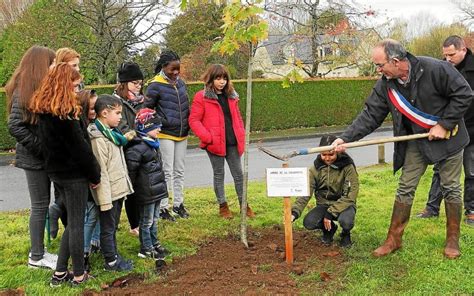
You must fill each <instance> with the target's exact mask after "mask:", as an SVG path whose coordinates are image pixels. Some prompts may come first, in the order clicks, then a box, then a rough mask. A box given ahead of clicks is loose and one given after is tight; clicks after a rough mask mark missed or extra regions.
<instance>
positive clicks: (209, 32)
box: [164, 2, 248, 80]
mask: <svg viewBox="0 0 474 296" xmlns="http://www.w3.org/2000/svg"><path fill="white" fill-rule="evenodd" d="M223 9H224V6H223V5H219V4H215V3H212V2H211V3H204V4H200V5H199V6H190V7H187V8H186V10H185V11H184V13H183V14H180V15H178V16H177V17H176V18H174V19H173V20H172V21H171V23H170V25H169V26H168V28H167V29H166V32H165V35H164V47H166V48H168V49H171V50H173V51H175V52H176V53H178V55H179V56H180V57H181V65H182V71H181V76H182V77H183V78H184V79H186V80H199V78H200V76H201V75H202V73H203V71H204V69H206V67H207V66H208V65H209V64H213V63H219V64H225V65H226V66H227V67H228V69H229V72H230V74H231V76H232V78H245V77H247V63H248V48H245V46H244V48H240V49H239V50H237V51H236V52H235V53H234V54H233V55H230V56H229V55H225V56H222V55H219V54H217V53H215V52H212V51H211V48H212V45H213V42H214V41H215V40H216V39H218V38H219V37H220V36H221V34H222V29H221V26H222V25H223V24H224V21H223V20H222V14H223Z"/></svg>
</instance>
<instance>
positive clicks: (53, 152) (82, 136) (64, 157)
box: [38, 114, 100, 184]
mask: <svg viewBox="0 0 474 296" xmlns="http://www.w3.org/2000/svg"><path fill="white" fill-rule="evenodd" d="M38 127H39V129H38V131H39V133H38V135H39V138H40V141H41V147H42V152H43V153H42V154H43V157H44V160H45V169H46V172H47V173H48V174H54V175H57V176H58V177H60V178H64V179H75V178H86V179H87V180H89V182H90V183H92V184H99V183H100V167H99V164H98V162H97V160H96V158H95V156H94V154H93V152H92V147H91V142H90V138H89V134H88V132H87V129H86V127H85V124H84V121H83V120H81V119H65V120H62V119H60V118H59V117H57V116H53V115H51V114H41V115H40V117H39V123H38Z"/></svg>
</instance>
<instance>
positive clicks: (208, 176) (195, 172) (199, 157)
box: [0, 131, 393, 211]
mask: <svg viewBox="0 0 474 296" xmlns="http://www.w3.org/2000/svg"><path fill="white" fill-rule="evenodd" d="M388 136H392V132H391V131H387V132H377V133H374V134H372V135H370V136H368V137H367V138H374V137H388ZM317 144H319V138H308V139H297V140H286V141H274V142H268V143H264V146H265V147H267V148H269V149H271V150H273V151H275V152H277V153H280V154H286V153H288V152H290V151H292V150H295V149H298V148H309V147H315V146H317ZM349 154H350V155H351V156H352V157H353V158H354V161H355V163H356V165H357V166H368V165H372V164H376V163H377V161H378V159H377V156H378V152H377V146H367V147H360V148H353V149H351V150H349ZM392 154H393V144H392V143H390V144H386V145H385V159H386V161H387V162H391V161H392ZM314 158H315V155H314V154H313V155H305V156H298V157H294V158H292V159H291V160H290V163H289V165H290V167H305V166H309V165H311V164H312V163H313V160H314ZM271 167H281V162H280V161H278V160H276V159H274V158H272V157H269V156H268V155H266V154H264V153H262V152H261V151H259V150H258V148H257V146H256V145H255V144H251V145H250V149H249V179H251V180H258V179H263V178H264V177H265V168H271ZM226 182H232V176H231V175H230V172H229V170H228V168H227V167H226ZM211 185H212V168H211V164H210V162H209V159H208V157H207V154H206V153H205V152H204V151H203V150H201V149H198V148H195V149H189V150H188V153H187V156H186V173H185V186H186V187H194V186H211ZM28 196H29V195H28V188H27V186H26V179H25V174H24V172H23V170H21V169H17V168H15V167H12V166H0V211H14V210H20V209H26V208H29V206H30V203H29V197H28Z"/></svg>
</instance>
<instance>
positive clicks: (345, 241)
mask: <svg viewBox="0 0 474 296" xmlns="http://www.w3.org/2000/svg"><path fill="white" fill-rule="evenodd" d="M339 246H340V247H342V248H349V247H350V246H352V240H351V232H350V231H349V230H342V232H341V242H340V243H339Z"/></svg>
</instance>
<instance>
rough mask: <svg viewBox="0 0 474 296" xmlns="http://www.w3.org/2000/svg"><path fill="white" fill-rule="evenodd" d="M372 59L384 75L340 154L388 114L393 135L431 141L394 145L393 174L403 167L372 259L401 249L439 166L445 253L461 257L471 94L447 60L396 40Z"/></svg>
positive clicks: (384, 44) (340, 140) (382, 44)
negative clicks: (419, 196)
mask: <svg viewBox="0 0 474 296" xmlns="http://www.w3.org/2000/svg"><path fill="white" fill-rule="evenodd" d="M372 61H373V63H374V64H375V66H376V67H377V71H378V72H380V73H381V74H383V76H382V77H381V78H380V79H379V80H378V81H377V83H376V85H375V87H374V89H373V90H372V93H371V94H370V96H369V97H368V98H367V101H366V102H365V106H364V109H363V110H362V112H361V113H360V114H359V115H358V116H357V118H356V119H355V120H354V122H353V123H352V124H351V125H350V126H349V127H348V128H347V129H346V130H345V132H344V133H343V134H342V135H341V137H340V138H338V139H336V140H335V141H334V143H333V144H334V145H335V146H336V150H337V151H344V150H345V147H344V145H343V144H344V143H345V142H352V141H357V140H359V139H361V138H363V137H365V136H366V135H368V134H370V133H371V132H373V131H374V130H375V129H376V128H377V127H379V126H380V125H381V124H382V122H383V121H384V119H385V118H386V117H387V115H388V114H389V112H390V113H391V114H392V119H393V132H394V135H395V136H402V135H409V134H418V133H424V132H429V137H428V139H419V140H415V141H410V142H397V143H395V149H394V162H393V166H394V171H397V170H399V169H400V168H402V174H401V176H400V179H399V184H398V189H397V192H396V197H395V202H394V206H393V212H392V219H391V223H390V228H389V230H388V234H387V239H386V240H385V242H384V244H383V245H382V246H380V247H379V248H377V249H376V250H375V251H374V252H373V255H374V256H376V257H381V256H385V255H388V254H390V253H392V252H393V251H395V250H398V249H399V248H401V246H402V236H403V232H404V230H405V227H406V225H407V224H408V220H409V218H410V211H411V206H412V204H413V198H414V196H415V191H416V188H417V186H418V182H419V181H420V178H421V176H422V175H423V173H424V172H425V170H426V167H427V166H428V164H433V163H438V164H439V173H440V177H441V188H442V190H443V192H444V198H445V203H446V216H447V226H446V228H447V235H446V246H445V249H444V255H445V256H446V257H447V258H457V257H459V256H460V254H461V253H460V251H459V225H460V220H461V209H462V203H461V184H460V176H461V167H462V151H463V148H464V147H465V146H466V145H467V144H468V143H469V136H468V133H467V130H466V127H465V124H464V120H463V115H464V113H465V112H466V110H467V108H468V107H469V105H470V103H471V100H472V90H471V88H470V87H469V84H468V83H467V82H466V80H465V79H464V78H463V77H462V75H461V74H460V73H459V72H458V71H457V70H456V69H455V68H454V67H453V66H452V65H450V64H449V63H448V62H445V61H440V60H437V59H433V58H429V57H415V56H413V55H411V54H410V53H408V52H407V51H406V50H405V48H404V47H403V46H402V45H401V44H400V43H399V42H398V41H395V40H391V39H386V40H383V41H381V42H380V43H379V44H378V45H377V46H376V47H375V48H374V49H373V51H372Z"/></svg>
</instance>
